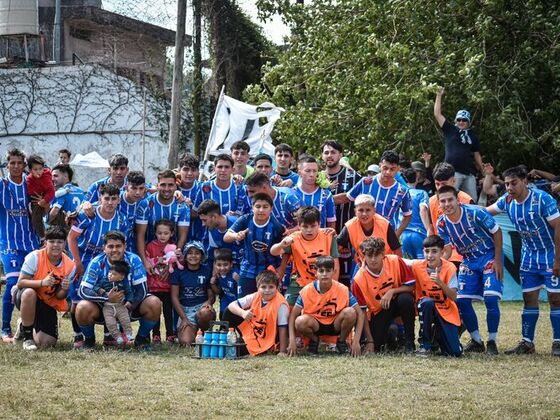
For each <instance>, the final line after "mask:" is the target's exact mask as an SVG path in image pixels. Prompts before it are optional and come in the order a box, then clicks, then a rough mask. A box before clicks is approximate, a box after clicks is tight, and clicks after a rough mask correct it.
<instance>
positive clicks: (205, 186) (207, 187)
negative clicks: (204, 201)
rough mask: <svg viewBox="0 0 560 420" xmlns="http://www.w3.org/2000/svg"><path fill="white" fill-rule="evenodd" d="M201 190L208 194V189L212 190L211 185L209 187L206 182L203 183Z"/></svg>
mask: <svg viewBox="0 0 560 420" xmlns="http://www.w3.org/2000/svg"><path fill="white" fill-rule="evenodd" d="M202 191H203V192H204V193H205V194H208V193H209V192H210V191H212V187H211V186H210V185H208V184H204V185H203V186H202Z"/></svg>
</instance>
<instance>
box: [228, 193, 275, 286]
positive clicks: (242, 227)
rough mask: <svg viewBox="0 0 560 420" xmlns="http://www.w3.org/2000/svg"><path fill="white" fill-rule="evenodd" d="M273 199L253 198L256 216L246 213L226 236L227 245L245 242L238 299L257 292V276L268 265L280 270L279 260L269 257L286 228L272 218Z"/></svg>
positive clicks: (264, 196)
mask: <svg viewBox="0 0 560 420" xmlns="http://www.w3.org/2000/svg"><path fill="white" fill-rule="evenodd" d="M272 205H273V203H272V199H271V198H270V197H269V196H268V195H266V194H264V193H258V194H255V195H254V196H253V213H250V214H244V215H243V216H241V217H240V218H239V219H237V221H236V222H235V223H234V224H233V226H232V227H231V228H229V230H228V231H227V232H226V234H225V235H224V242H226V243H232V242H235V241H239V242H243V248H244V249H243V257H242V259H241V271H240V273H239V277H240V278H239V289H238V291H239V296H240V297H243V296H246V295H248V294H250V293H254V292H256V291H257V284H256V282H255V277H256V276H257V273H260V272H261V271H264V270H266V268H267V267H268V266H269V265H272V266H274V267H278V265H279V264H280V260H279V258H278V257H273V256H272V255H271V254H270V247H271V246H272V245H274V244H275V243H278V242H280V241H281V240H282V234H283V233H284V228H283V227H282V225H281V224H280V223H279V222H278V221H277V220H276V219H275V218H274V217H273V216H272Z"/></svg>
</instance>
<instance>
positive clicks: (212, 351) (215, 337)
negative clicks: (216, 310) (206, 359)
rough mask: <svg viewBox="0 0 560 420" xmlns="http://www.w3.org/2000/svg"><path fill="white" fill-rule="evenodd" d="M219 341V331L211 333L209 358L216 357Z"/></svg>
mask: <svg viewBox="0 0 560 420" xmlns="http://www.w3.org/2000/svg"><path fill="white" fill-rule="evenodd" d="M219 341H220V333H219V332H217V331H216V332H215V333H213V334H212V341H211V344H212V345H211V346H210V359H217V358H218V347H219V346H218V344H219Z"/></svg>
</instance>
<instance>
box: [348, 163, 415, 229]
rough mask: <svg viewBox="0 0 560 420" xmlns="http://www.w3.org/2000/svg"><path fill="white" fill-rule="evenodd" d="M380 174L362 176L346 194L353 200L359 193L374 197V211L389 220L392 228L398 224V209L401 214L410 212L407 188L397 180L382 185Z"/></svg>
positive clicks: (407, 214) (406, 214) (410, 206)
mask: <svg viewBox="0 0 560 420" xmlns="http://www.w3.org/2000/svg"><path fill="white" fill-rule="evenodd" d="M379 178H380V175H379V174H378V175H376V176H375V177H373V178H371V177H365V178H362V179H361V180H360V181H359V182H358V183H357V184H356V185H354V187H352V189H351V190H350V191H348V193H346V196H347V197H348V198H349V199H350V200H351V201H354V200H355V199H356V197H358V196H359V195H360V194H369V195H371V196H372V197H373V198H374V199H375V211H376V212H377V214H380V215H381V216H383V217H384V218H385V219H387V220H389V222H390V223H391V226H392V227H393V229H397V227H398V226H399V210H401V211H402V214H403V216H409V215H410V214H411V212H412V205H411V200H410V193H409V188H408V187H407V186H405V185H403V184H401V183H399V182H397V181H395V183H394V184H393V185H392V186H390V187H384V186H382V185H381V183H380V182H379Z"/></svg>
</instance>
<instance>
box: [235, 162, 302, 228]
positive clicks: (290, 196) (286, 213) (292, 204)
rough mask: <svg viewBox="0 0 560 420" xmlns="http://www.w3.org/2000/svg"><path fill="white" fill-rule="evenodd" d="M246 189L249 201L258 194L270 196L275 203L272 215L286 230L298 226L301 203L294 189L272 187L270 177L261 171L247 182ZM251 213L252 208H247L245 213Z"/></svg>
mask: <svg viewBox="0 0 560 420" xmlns="http://www.w3.org/2000/svg"><path fill="white" fill-rule="evenodd" d="M245 188H246V191H247V197H248V199H249V200H250V199H251V198H252V197H253V196H254V195H255V194H257V193H265V194H266V195H268V196H269V197H270V198H271V199H272V202H273V206H272V215H273V216H274V217H275V218H276V220H278V221H279V222H280V224H281V225H282V226H284V227H285V228H286V229H292V228H293V227H295V226H296V225H297V222H296V212H297V211H298V210H299V208H300V207H301V201H300V199H299V197H298V196H297V195H296V194H295V193H294V191H293V190H292V189H289V188H283V187H280V188H276V187H273V186H271V185H270V177H268V176H267V175H266V174H265V173H263V172H259V171H256V172H255V173H253V174H252V175H251V176H250V177H249V178H247V179H246V180H245ZM250 211H251V209H250V207H249V206H247V208H246V211H245V212H246V213H249V212H250Z"/></svg>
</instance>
